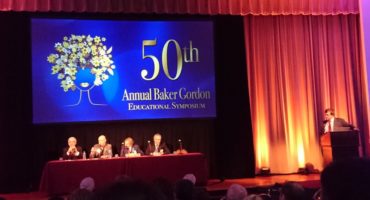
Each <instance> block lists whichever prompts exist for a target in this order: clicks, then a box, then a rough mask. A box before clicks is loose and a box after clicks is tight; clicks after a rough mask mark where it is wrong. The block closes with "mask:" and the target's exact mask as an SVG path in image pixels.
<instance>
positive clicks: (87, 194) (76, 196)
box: [68, 189, 93, 200]
mask: <svg viewBox="0 0 370 200" xmlns="http://www.w3.org/2000/svg"><path fill="white" fill-rule="evenodd" d="M92 197H93V193H92V192H91V191H89V190H86V189H77V190H75V191H73V192H72V193H71V195H69V197H68V200H90V199H92Z"/></svg>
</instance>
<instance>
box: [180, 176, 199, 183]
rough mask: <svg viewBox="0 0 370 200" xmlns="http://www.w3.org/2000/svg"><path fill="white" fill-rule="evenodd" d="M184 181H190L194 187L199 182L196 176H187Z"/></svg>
mask: <svg viewBox="0 0 370 200" xmlns="http://www.w3.org/2000/svg"><path fill="white" fill-rule="evenodd" d="M182 179H185V180H189V181H190V182H192V183H193V185H195V183H196V182H197V178H196V177H195V175H194V174H185V176H184V177H183V178H182Z"/></svg>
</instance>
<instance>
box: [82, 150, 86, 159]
mask: <svg viewBox="0 0 370 200" xmlns="http://www.w3.org/2000/svg"><path fill="white" fill-rule="evenodd" d="M82 159H84V160H86V152H85V151H83V153H82Z"/></svg>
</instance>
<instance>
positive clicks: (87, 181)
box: [80, 177, 95, 192]
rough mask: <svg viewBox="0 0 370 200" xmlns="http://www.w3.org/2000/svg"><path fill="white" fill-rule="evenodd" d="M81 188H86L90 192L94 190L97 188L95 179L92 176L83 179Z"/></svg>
mask: <svg viewBox="0 0 370 200" xmlns="http://www.w3.org/2000/svg"><path fill="white" fill-rule="evenodd" d="M80 189H86V190H89V191H90V192H92V191H94V189H95V181H94V179H93V178H91V177H85V178H84V179H82V181H81V182H80Z"/></svg>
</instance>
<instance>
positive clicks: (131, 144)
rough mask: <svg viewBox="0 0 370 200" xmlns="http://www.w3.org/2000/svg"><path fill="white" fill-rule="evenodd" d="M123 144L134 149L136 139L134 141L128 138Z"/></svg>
mask: <svg viewBox="0 0 370 200" xmlns="http://www.w3.org/2000/svg"><path fill="white" fill-rule="evenodd" d="M123 144H124V145H125V147H128V148H129V147H132V146H133V145H134V139H132V138H131V137H127V138H126V139H125V140H124V141H123Z"/></svg>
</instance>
